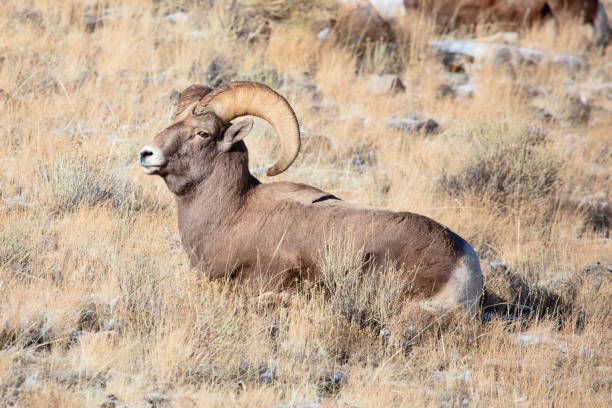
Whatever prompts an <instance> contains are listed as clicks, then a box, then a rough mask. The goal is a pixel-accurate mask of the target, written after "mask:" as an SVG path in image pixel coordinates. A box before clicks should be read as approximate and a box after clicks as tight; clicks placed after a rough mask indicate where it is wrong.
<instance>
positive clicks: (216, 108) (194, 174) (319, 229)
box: [140, 82, 482, 312]
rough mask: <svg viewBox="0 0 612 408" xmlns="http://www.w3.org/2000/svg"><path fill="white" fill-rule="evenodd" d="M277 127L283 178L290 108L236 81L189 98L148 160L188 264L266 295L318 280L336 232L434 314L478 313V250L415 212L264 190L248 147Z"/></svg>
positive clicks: (292, 152)
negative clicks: (388, 269) (172, 201)
mask: <svg viewBox="0 0 612 408" xmlns="http://www.w3.org/2000/svg"><path fill="white" fill-rule="evenodd" d="M244 115H254V116H258V117H261V118H263V119H265V120H266V121H268V122H269V123H270V124H271V125H272V126H273V127H274V129H275V130H276V133H277V134H278V135H279V137H280V141H281V144H280V158H279V159H278V161H277V162H276V163H275V164H274V165H273V166H272V167H271V168H270V169H269V170H268V172H267V174H268V175H270V176H274V175H277V174H280V173H282V172H283V171H285V170H286V169H287V168H288V167H289V166H290V165H291V163H293V161H294V160H295V158H296V156H297V154H298V152H299V148H300V134H299V127H298V121H297V119H296V117H295V114H294V112H293V110H292V108H291V106H290V105H289V103H288V102H287V101H286V100H285V99H284V98H283V97H282V96H280V95H279V94H277V93H276V92H275V91H273V90H272V89H270V88H268V87H267V86H265V85H262V84H259V83H251V82H232V83H229V84H226V85H223V86H221V87H219V88H216V89H214V90H212V89H210V88H207V87H205V86H201V85H192V86H190V87H189V88H187V89H185V90H184V91H183V92H182V94H181V97H180V100H179V103H178V108H177V111H176V114H175V118H174V124H172V125H171V126H170V127H168V128H167V129H166V130H164V131H162V132H161V133H159V134H158V135H157V136H155V138H154V139H153V141H152V142H151V143H150V144H149V145H147V146H145V147H144V148H143V149H142V151H141V152H140V164H141V166H142V168H143V170H144V172H145V173H147V174H157V175H159V176H161V177H162V178H163V179H164V181H165V182H166V184H167V186H168V188H169V189H170V191H171V192H172V193H174V195H175V197H176V201H177V204H178V226H179V231H180V235H181V239H182V242H183V246H184V247H185V249H186V250H187V252H188V254H189V257H190V260H191V263H192V265H193V266H194V267H197V268H200V269H201V270H202V271H203V272H205V273H207V274H208V275H209V277H210V278H212V279H215V278H223V277H230V278H236V279H240V280H241V281H244V282H246V283H249V284H252V285H254V287H255V288H256V289H258V290H261V291H263V292H268V291H276V290H283V289H287V288H290V287H292V286H294V285H295V284H296V281H298V280H301V279H308V280H311V281H318V280H320V279H321V272H320V271H319V269H318V268H317V260H318V259H319V257H320V256H321V253H322V249H323V248H324V245H325V243H326V242H328V239H329V238H331V236H332V234H342V235H343V236H351V237H353V239H354V241H355V247H356V248H360V249H363V251H364V252H363V253H364V257H366V258H367V260H366V262H367V263H370V264H371V265H381V264H382V263H383V262H384V261H385V260H386V259H389V260H391V261H395V262H396V264H397V265H398V266H401V267H403V270H404V271H405V273H406V274H407V278H408V279H410V281H411V282H412V286H411V291H410V293H407V295H409V296H411V297H413V298H417V299H422V300H423V304H424V306H426V307H428V308H431V309H434V310H440V309H443V310H448V309H451V308H455V307H458V306H459V307H463V308H465V309H466V310H469V311H472V312H475V311H477V310H478V307H479V299H480V295H481V291H482V274H481V270H480V264H479V261H478V257H477V255H476V253H475V252H474V250H473V249H472V247H471V246H470V245H469V244H468V243H467V242H466V241H464V240H463V239H462V238H460V237H459V236H458V235H456V234H455V233H453V232H452V231H450V230H449V229H448V228H446V227H444V226H442V225H440V224H438V223H436V222H435V221H433V220H431V219H429V218H427V217H424V216H421V215H417V214H412V213H409V212H393V211H389V210H384V209H379V208H373V207H366V206H360V205H356V204H350V203H347V202H344V201H342V200H340V199H338V198H337V197H335V196H333V195H331V194H328V193H326V192H324V191H321V190H319V189H317V188H314V187H311V186H307V185H304V184H296V183H288V182H278V183H261V182H259V181H258V180H257V179H256V178H255V177H254V176H253V175H252V174H251V173H250V172H249V168H248V152H247V148H246V145H245V144H244V142H243V141H242V139H243V138H244V137H245V136H246V135H247V134H249V132H250V130H251V127H252V125H253V121H252V119H242V120H238V121H234V122H231V121H232V120H234V119H235V118H237V117H239V116H244Z"/></svg>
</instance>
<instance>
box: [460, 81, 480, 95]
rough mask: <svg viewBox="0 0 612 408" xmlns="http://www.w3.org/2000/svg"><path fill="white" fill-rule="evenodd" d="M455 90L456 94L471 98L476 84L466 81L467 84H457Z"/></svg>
mask: <svg viewBox="0 0 612 408" xmlns="http://www.w3.org/2000/svg"><path fill="white" fill-rule="evenodd" d="M456 91H457V96H460V97H462V98H471V97H473V96H474V93H476V85H475V84H474V83H473V82H468V83H467V84H463V85H459V86H457V88H456Z"/></svg>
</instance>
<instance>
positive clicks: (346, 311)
mask: <svg viewBox="0 0 612 408" xmlns="http://www.w3.org/2000/svg"><path fill="white" fill-rule="evenodd" d="M318 267H319V268H320V270H321V273H322V275H323V285H324V287H325V288H326V290H327V292H328V295H329V300H330V302H331V308H332V311H333V312H334V313H335V314H339V315H342V316H344V317H345V318H346V319H347V320H348V321H349V322H351V323H355V324H358V325H359V326H360V327H362V328H363V327H372V328H381V327H384V326H385V325H386V324H387V323H388V322H389V319H390V318H391V317H392V316H393V314H394V313H395V312H396V311H397V310H398V307H399V305H400V300H401V299H402V298H404V297H405V294H406V292H407V291H409V289H410V281H409V279H408V278H407V276H406V274H405V273H404V271H403V270H402V269H401V268H398V267H397V266H396V265H395V264H393V263H392V262H388V261H385V262H384V263H383V264H382V265H376V264H375V263H374V260H373V259H372V257H371V255H370V254H366V253H364V250H363V248H355V245H354V241H353V239H352V238H351V237H345V236H340V235H338V236H333V237H332V238H330V239H329V240H328V242H327V243H326V244H325V247H324V249H323V251H322V254H321V258H320V261H319V265H318Z"/></svg>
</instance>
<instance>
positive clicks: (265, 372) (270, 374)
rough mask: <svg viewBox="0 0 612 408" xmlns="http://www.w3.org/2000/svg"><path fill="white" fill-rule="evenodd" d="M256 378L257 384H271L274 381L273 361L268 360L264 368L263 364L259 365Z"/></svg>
mask: <svg viewBox="0 0 612 408" xmlns="http://www.w3.org/2000/svg"><path fill="white" fill-rule="evenodd" d="M257 371H258V374H259V376H258V377H257V381H258V382H262V383H271V382H272V381H274V380H275V379H276V362H275V361H274V360H270V362H269V364H268V365H267V366H266V364H265V363H259V368H258V370H257Z"/></svg>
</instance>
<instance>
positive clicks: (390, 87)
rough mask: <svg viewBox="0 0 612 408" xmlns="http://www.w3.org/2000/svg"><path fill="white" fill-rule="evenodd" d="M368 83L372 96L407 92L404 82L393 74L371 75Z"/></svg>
mask: <svg viewBox="0 0 612 408" xmlns="http://www.w3.org/2000/svg"><path fill="white" fill-rule="evenodd" d="M367 81H368V89H369V90H370V93H371V94H372V95H384V94H387V93H390V94H397V93H400V92H404V91H405V90H406V87H405V86H404V83H403V82H402V80H401V79H400V78H399V77H398V76H397V75H393V74H384V75H370V76H369V77H368V79H367Z"/></svg>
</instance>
